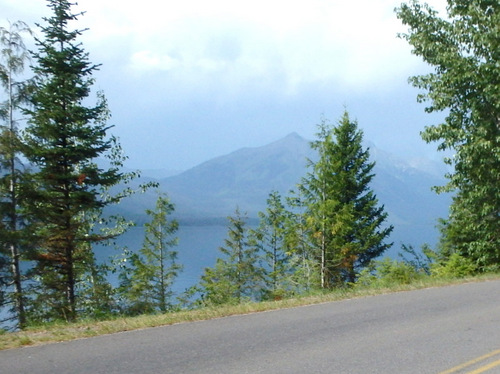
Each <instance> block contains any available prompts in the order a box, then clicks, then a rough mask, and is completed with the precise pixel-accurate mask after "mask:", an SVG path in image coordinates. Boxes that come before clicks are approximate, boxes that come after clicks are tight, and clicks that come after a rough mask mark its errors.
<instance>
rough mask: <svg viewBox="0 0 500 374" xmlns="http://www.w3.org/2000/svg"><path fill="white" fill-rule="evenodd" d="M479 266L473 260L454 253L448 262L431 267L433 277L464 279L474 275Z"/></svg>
mask: <svg viewBox="0 0 500 374" xmlns="http://www.w3.org/2000/svg"><path fill="white" fill-rule="evenodd" d="M476 271H477V266H476V265H475V264H474V263H473V262H472V260H470V259H468V258H466V257H463V256H461V255H459V254H458V253H453V254H452V255H451V256H450V257H449V258H448V259H447V260H446V261H443V262H440V263H434V264H432V265H431V275H432V276H433V277H437V278H463V277H467V276H470V275H473V274H474V273H475V272H476Z"/></svg>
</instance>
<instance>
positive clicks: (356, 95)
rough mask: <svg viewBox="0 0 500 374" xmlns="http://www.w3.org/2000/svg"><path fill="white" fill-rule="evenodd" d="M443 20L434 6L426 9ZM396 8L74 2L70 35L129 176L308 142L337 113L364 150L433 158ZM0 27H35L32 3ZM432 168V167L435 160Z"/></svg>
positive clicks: (41, 6) (9, 5)
mask: <svg viewBox="0 0 500 374" xmlns="http://www.w3.org/2000/svg"><path fill="white" fill-rule="evenodd" d="M428 2H429V3H430V4H432V5H433V6H435V7H436V8H437V9H440V10H443V9H444V6H445V4H446V1H445V0H432V1H428ZM399 4H400V1H394V0H358V1H343V0H336V1H335V0H330V1H321V0H308V1H291V0H289V1H281V0H279V1H277V0H267V1H261V0H257V1H256V0H254V1H252V2H250V1H245V2H243V1H237V0H233V1H226V0H215V1H206V0H205V1H202V0H185V1H170V0H167V1H161V0H144V1H142V2H136V1H134V2H129V1H123V0H80V1H79V8H78V9H81V10H85V11H86V14H85V15H84V16H82V17H80V19H79V22H78V24H77V25H75V26H76V27H78V28H89V30H88V31H86V32H85V33H84V35H83V37H82V41H83V43H84V48H85V49H86V51H88V52H89V53H90V59H91V61H92V62H94V63H102V64H103V65H102V67H101V70H100V71H99V72H98V73H96V75H95V78H96V79H97V81H96V85H95V87H96V88H97V89H102V90H104V92H105V94H106V96H107V97H108V99H109V104H110V109H111V111H112V114H113V118H112V121H111V123H112V124H114V125H115V126H116V127H115V128H114V129H113V133H114V134H115V135H117V136H119V137H120V139H121V142H122V145H123V147H124V149H125V152H126V154H128V155H129V156H130V162H129V166H131V167H139V168H143V169H148V168H163V167H165V168H168V169H185V168H188V167H192V166H194V165H196V164H197V163H200V162H202V161H205V160H207V159H209V158H211V157H215V156H218V155H222V154H225V153H227V152H230V151H233V150H236V149H238V148H241V147H244V146H260V145H264V144H266V143H269V142H271V141H274V140H277V139H279V138H281V137H284V136H285V135H287V134H288V133H290V132H293V131H295V132H297V133H299V134H300V135H302V136H304V137H306V138H309V139H312V137H313V136H314V134H315V131H316V124H317V123H318V122H319V120H320V118H321V116H322V115H324V116H326V117H327V118H329V119H330V120H332V121H336V120H337V119H338V118H339V117H340V115H341V114H342V111H343V109H344V106H345V107H346V108H347V109H348V110H349V112H350V113H351V116H352V117H353V118H357V119H358V122H359V125H360V127H361V128H362V129H363V130H364V131H365V138H366V139H367V140H370V141H372V142H374V143H375V144H376V145H377V146H379V147H380V148H383V149H384V150H386V151H389V152H394V153H397V154H399V155H402V156H405V157H416V156H420V155H427V156H431V155H434V152H433V149H434V148H435V147H434V146H426V145H425V144H424V143H423V142H422V141H421V140H420V137H419V131H421V130H422V129H423V127H424V126H425V125H428V124H432V123H434V122H436V121H437V120H438V119H439V117H431V116H429V115H427V114H424V112H423V109H424V107H423V105H421V104H417V103H416V100H415V98H416V95H417V93H418V92H417V91H416V90H415V89H413V88H411V87H410V86H409V85H408V84H407V78H408V77H409V76H410V75H414V74H421V73H425V72H427V71H428V67H426V66H425V65H424V64H423V63H421V62H420V60H419V59H418V58H416V57H415V56H412V55H411V53H410V47H409V46H408V45H407V44H406V42H405V41H403V40H400V39H398V38H397V37H396V35H397V33H398V32H404V31H405V29H404V28H403V26H402V25H401V24H400V22H399V21H398V20H397V19H396V16H395V14H394V8H395V7H396V6H398V5H399ZM0 9H1V10H2V12H1V14H2V15H3V16H2V18H3V20H1V21H0V22H2V24H3V25H5V20H7V19H8V20H11V21H16V20H23V21H25V22H27V23H28V24H30V25H32V26H33V28H34V29H35V30H36V27H35V26H34V23H35V22H38V23H40V22H42V23H43V21H42V20H41V17H42V16H48V15H50V10H49V9H48V8H47V7H46V2H45V1H43V0H0ZM433 157H434V156H433Z"/></svg>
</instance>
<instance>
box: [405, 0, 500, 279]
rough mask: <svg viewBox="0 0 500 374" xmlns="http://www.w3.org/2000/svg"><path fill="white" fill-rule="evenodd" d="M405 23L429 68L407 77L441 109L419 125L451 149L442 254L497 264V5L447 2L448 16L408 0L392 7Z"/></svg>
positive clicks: (432, 108)
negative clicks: (436, 120) (437, 117)
mask: <svg viewBox="0 0 500 374" xmlns="http://www.w3.org/2000/svg"><path fill="white" fill-rule="evenodd" d="M396 12H397V16H398V18H399V19H400V20H401V21H402V23H403V24H404V25H406V26H408V32H407V33H405V34H402V38H404V39H405V40H407V41H408V43H409V44H410V45H411V46H412V47H413V51H412V52H413V53H414V54H415V55H417V56H420V57H421V58H422V59H423V60H424V61H425V62H427V63H428V64H429V65H430V66H432V67H433V68H434V71H433V72H432V73H430V74H427V75H422V76H416V77H412V78H411V79H410V82H411V83H412V84H413V86H415V87H417V88H419V89H422V90H424V92H423V93H421V94H420V95H419V96H418V100H419V101H420V102H428V103H429V105H428V106H427V107H426V111H427V112H429V113H432V112H442V111H445V112H446V118H445V120H444V122H443V123H440V124H437V125H431V126H428V127H426V128H425V129H424V131H423V132H422V138H423V139H424V140H425V141H426V142H437V143H438V150H451V151H452V152H453V153H454V155H453V157H450V158H446V159H445V162H446V163H447V164H449V165H450V166H451V167H452V168H451V169H452V171H451V172H450V173H449V174H448V175H447V177H448V179H449V182H448V184H447V185H446V186H444V187H441V188H438V189H437V190H438V192H442V191H448V192H449V191H451V192H454V193H455V196H454V198H453V201H452V204H451V207H450V212H449V217H448V219H447V220H446V221H445V222H444V225H443V226H442V245H443V248H442V249H443V252H444V254H446V255H448V256H449V255H451V254H453V253H457V254H459V255H462V256H466V257H468V258H469V259H471V260H473V261H474V262H475V263H476V264H477V265H478V266H479V267H480V268H481V269H483V270H498V268H499V267H500V265H499V264H500V189H499V188H498V186H499V185H500V63H499V60H500V48H499V39H500V29H499V27H498V25H499V24H500V3H499V2H498V1H491V0H467V1H466V0H448V7H447V14H446V15H444V16H440V15H439V13H438V12H437V11H436V10H434V9H432V8H431V7H430V6H429V5H427V4H421V3H419V2H418V1H415V0H414V1H410V2H408V3H405V4H402V5H401V7H400V8H398V9H397V10H396Z"/></svg>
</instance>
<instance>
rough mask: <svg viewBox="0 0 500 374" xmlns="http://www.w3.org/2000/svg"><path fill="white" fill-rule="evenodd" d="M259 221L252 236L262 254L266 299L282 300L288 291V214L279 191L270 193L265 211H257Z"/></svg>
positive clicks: (289, 271)
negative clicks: (280, 298) (278, 298)
mask: <svg viewBox="0 0 500 374" xmlns="http://www.w3.org/2000/svg"><path fill="white" fill-rule="evenodd" d="M259 218H260V224H259V227H257V229H256V230H254V231H253V235H254V237H255V240H256V241H257V243H259V245H260V247H261V249H262V251H263V253H264V259H265V266H264V272H265V278H266V289H267V290H266V291H267V294H268V295H267V297H270V298H277V297H281V296H282V295H283V294H284V293H286V292H289V291H290V286H291V284H290V282H289V281H290V276H291V267H290V264H289V260H290V259H289V251H288V248H287V241H286V222H287V219H288V212H287V211H286V210H285V206H284V205H283V203H282V199H281V195H280V194H279V192H277V191H272V192H271V193H270V194H269V197H268V199H267V208H266V211H265V212H259Z"/></svg>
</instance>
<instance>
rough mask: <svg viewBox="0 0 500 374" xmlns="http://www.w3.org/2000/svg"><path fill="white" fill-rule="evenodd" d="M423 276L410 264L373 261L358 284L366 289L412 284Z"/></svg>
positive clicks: (387, 260)
mask: <svg viewBox="0 0 500 374" xmlns="http://www.w3.org/2000/svg"><path fill="white" fill-rule="evenodd" d="M422 274H423V273H422V272H419V271H418V270H417V269H415V268H414V267H413V266H411V265H410V264H408V263H405V262H401V261H396V260H391V259H390V258H385V259H383V260H381V261H373V262H372V263H371V264H370V265H369V266H368V267H367V268H365V269H363V270H362V271H361V273H360V275H359V278H358V281H357V282H356V284H357V285H359V286H364V287H389V286H393V285H397V284H410V283H411V282H413V281H415V280H416V279H418V278H420V277H422Z"/></svg>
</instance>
